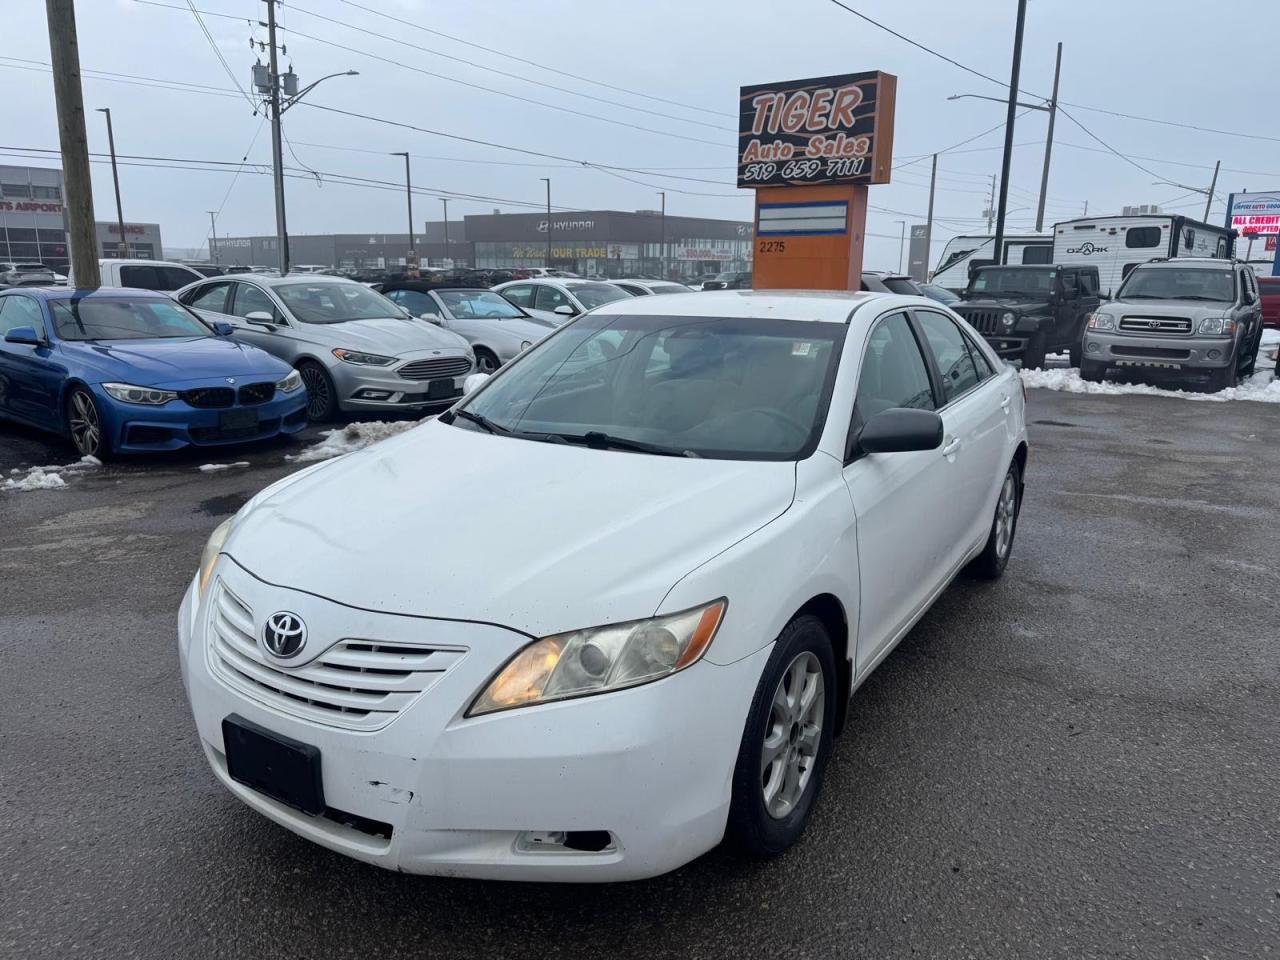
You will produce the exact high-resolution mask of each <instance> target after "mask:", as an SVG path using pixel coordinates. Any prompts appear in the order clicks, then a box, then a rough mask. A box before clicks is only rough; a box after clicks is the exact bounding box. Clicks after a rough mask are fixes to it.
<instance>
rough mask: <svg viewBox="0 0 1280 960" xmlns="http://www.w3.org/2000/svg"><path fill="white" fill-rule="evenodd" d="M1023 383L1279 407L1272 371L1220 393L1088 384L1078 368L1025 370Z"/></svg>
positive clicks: (1068, 390) (1279, 390)
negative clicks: (1268, 404)
mask: <svg viewBox="0 0 1280 960" xmlns="http://www.w3.org/2000/svg"><path fill="white" fill-rule="evenodd" d="M1264 342H1265V341H1264ZM1258 360H1259V366H1261V363H1262V355H1261V354H1259V357H1258ZM1022 382H1023V384H1025V385H1026V386H1027V387H1028V388H1032V387H1039V388H1040V389H1042V390H1060V391H1063V392H1065V393H1094V394H1105V395H1106V396H1111V397H1114V396H1119V395H1121V394H1126V393H1136V394H1143V395H1145V396H1149V397H1178V398H1180V399H1182V400H1213V401H1216V402H1219V403H1222V402H1225V401H1227V400H1254V401H1257V402H1259V403H1280V380H1276V379H1275V372H1274V371H1272V370H1270V369H1267V370H1259V371H1258V372H1257V373H1255V374H1254V375H1253V376H1251V377H1249V378H1248V379H1247V380H1242V381H1241V382H1240V385H1239V386H1236V387H1228V388H1227V389H1225V390H1219V391H1218V392H1217V393H1195V392H1192V391H1190V390H1168V389H1165V388H1164V387H1155V386H1152V385H1151V384H1148V383H1118V382H1115V381H1112V380H1104V381H1103V382H1102V383H1088V382H1087V381H1084V380H1081V379H1080V371H1079V370H1078V369H1076V368H1075V367H1054V368H1051V369H1049V370H1023V371H1022Z"/></svg>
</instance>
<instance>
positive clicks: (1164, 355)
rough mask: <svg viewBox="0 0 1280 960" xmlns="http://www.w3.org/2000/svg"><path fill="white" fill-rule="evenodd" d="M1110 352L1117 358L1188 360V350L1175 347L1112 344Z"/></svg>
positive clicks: (1189, 357) (1189, 353)
mask: <svg viewBox="0 0 1280 960" xmlns="http://www.w3.org/2000/svg"><path fill="white" fill-rule="evenodd" d="M1111 352H1112V354H1113V355H1115V356H1117V357H1152V358H1156V359H1160V360H1190V359H1191V351H1190V350H1179V349H1177V348H1175V347H1132V346H1128V345H1126V344H1122V343H1117V344H1112V346H1111Z"/></svg>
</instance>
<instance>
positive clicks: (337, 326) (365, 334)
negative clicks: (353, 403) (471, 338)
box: [300, 317, 467, 357]
mask: <svg viewBox="0 0 1280 960" xmlns="http://www.w3.org/2000/svg"><path fill="white" fill-rule="evenodd" d="M300 326H301V329H302V330H303V331H304V332H305V334H306V335H307V337H308V338H309V339H318V340H322V341H323V342H324V343H326V344H330V345H332V346H335V347H346V348H347V349H348V350H363V351H365V352H367V353H381V354H385V355H387V356H391V357H399V356H403V355H405V354H409V353H418V352H420V351H422V350H466V349H467V342H466V341H465V340H463V339H462V338H461V337H460V336H458V335H457V334H456V333H451V332H449V331H448V330H442V329H440V328H439V327H437V326H436V325H435V324H434V323H428V322H427V321H426V320H410V319H409V318H408V317H405V318H396V317H382V318H379V319H376V320H345V321H343V322H342V323H304V324H301V325H300Z"/></svg>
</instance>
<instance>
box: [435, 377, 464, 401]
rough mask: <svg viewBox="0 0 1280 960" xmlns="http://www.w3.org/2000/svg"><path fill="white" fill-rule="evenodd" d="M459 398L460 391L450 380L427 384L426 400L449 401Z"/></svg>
mask: <svg viewBox="0 0 1280 960" xmlns="http://www.w3.org/2000/svg"><path fill="white" fill-rule="evenodd" d="M460 396H462V390H460V389H459V388H458V387H457V386H456V385H455V384H454V382H453V381H452V380H432V381H431V382H430V383H428V384H427V399H428V400H449V399H452V398H453V397H460Z"/></svg>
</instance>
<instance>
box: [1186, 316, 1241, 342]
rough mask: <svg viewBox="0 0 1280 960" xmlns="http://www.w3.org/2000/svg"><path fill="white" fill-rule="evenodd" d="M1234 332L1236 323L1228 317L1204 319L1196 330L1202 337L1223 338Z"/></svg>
mask: <svg viewBox="0 0 1280 960" xmlns="http://www.w3.org/2000/svg"><path fill="white" fill-rule="evenodd" d="M1235 332H1236V322H1235V321H1234V320H1232V319H1231V318H1230V317H1205V318H1204V319H1203V320H1201V321H1200V326H1199V327H1197V328H1196V333H1198V334H1200V335H1201V336H1202V337H1225V336H1230V335H1231V334H1233V333H1235Z"/></svg>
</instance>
